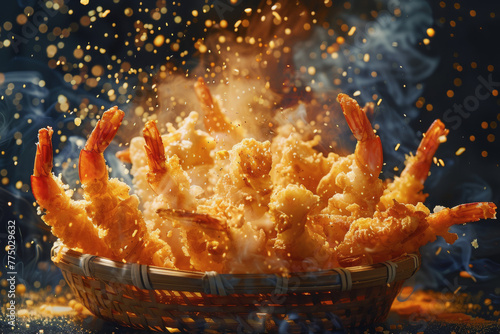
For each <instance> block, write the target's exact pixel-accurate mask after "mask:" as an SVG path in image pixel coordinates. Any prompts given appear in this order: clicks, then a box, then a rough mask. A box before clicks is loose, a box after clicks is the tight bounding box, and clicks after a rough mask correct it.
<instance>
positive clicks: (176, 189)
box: [143, 121, 196, 210]
mask: <svg viewBox="0 0 500 334" xmlns="http://www.w3.org/2000/svg"><path fill="white" fill-rule="evenodd" d="M143 135H144V140H145V141H146V145H144V148H145V150H146V154H147V157H148V166H149V170H148V172H147V180H148V183H149V185H150V186H151V188H152V189H153V190H154V192H155V193H156V194H157V195H160V196H163V197H164V199H163V200H164V201H165V203H168V206H169V208H171V209H182V210H195V209H196V203H195V201H196V200H195V196H194V195H193V193H196V190H191V181H190V179H189V177H188V175H187V174H186V173H185V172H184V170H183V169H182V167H181V165H180V159H179V157H177V155H173V156H170V157H169V158H168V159H167V158H166V157H165V148H164V145H163V141H162V138H161V136H160V132H159V131H158V128H157V127H156V123H155V122H154V121H148V122H147V123H146V125H145V126H144V130H143Z"/></svg>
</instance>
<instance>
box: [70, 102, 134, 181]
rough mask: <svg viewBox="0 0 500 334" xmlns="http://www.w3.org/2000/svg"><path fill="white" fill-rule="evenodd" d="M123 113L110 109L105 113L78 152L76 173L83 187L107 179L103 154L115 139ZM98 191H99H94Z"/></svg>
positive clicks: (116, 109) (116, 108) (114, 108)
mask: <svg viewBox="0 0 500 334" xmlns="http://www.w3.org/2000/svg"><path fill="white" fill-rule="evenodd" d="M124 116H125V113H124V112H123V111H121V110H120V109H118V107H116V106H115V107H112V108H110V109H109V110H107V111H105V112H104V114H103V115H102V118H101V120H100V121H99V122H97V125H96V127H95V128H94V130H93V131H92V133H91V134H90V137H89V138H88V140H87V143H86V144H85V147H84V148H83V150H81V151H80V159H79V163H78V167H79V168H78V172H79V175H80V181H81V182H82V184H83V185H86V184H89V183H90V182H92V181H101V182H100V183H101V184H105V183H106V180H107V178H108V169H107V167H106V161H105V160H104V155H103V152H104V150H105V149H106V148H107V147H108V146H109V144H110V143H111V141H112V140H113V138H114V137H115V135H116V133H117V131H118V128H119V127H120V124H121V122H122V119H123V117H124ZM95 190H96V191H99V190H100V188H99V189H95Z"/></svg>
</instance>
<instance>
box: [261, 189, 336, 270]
mask: <svg viewBox="0 0 500 334" xmlns="http://www.w3.org/2000/svg"><path fill="white" fill-rule="evenodd" d="M318 202H319V198H318V196H316V195H314V194H313V193H312V192H311V191H309V190H307V189H306V188H305V187H304V186H299V185H295V184H290V185H288V186H287V187H285V188H281V189H279V190H278V191H276V192H274V193H273V195H272V197H271V202H270V204H269V214H270V215H271V217H272V218H273V220H274V222H275V229H276V233H277V235H276V241H275V244H274V247H273V248H274V250H275V251H276V253H277V254H278V255H279V256H281V257H282V258H283V259H285V260H287V261H290V262H291V267H292V268H293V267H296V266H297V265H299V266H300V265H301V263H302V262H303V260H304V259H306V258H310V259H314V260H315V261H316V262H317V265H318V267H322V266H323V265H324V264H325V263H326V262H327V261H328V260H329V259H330V258H331V255H332V249H331V248H330V247H329V245H328V243H326V240H325V238H324V237H323V236H322V235H320V234H318V233H316V232H315V231H314V230H312V229H311V228H310V227H309V226H308V217H307V216H308V214H309V213H310V212H311V210H313V209H314V207H315V206H316V205H317V204H318Z"/></svg>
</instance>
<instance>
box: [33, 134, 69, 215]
mask: <svg viewBox="0 0 500 334" xmlns="http://www.w3.org/2000/svg"><path fill="white" fill-rule="evenodd" d="M53 133H54V131H53V130H52V128H51V127H47V128H45V129H40V130H39V131H38V143H37V149H36V156H35V164H34V168H33V175H32V176H31V189H32V191H33V196H35V199H36V201H37V202H38V204H39V205H40V206H41V207H43V208H46V207H47V206H49V205H50V203H51V202H53V201H54V199H55V198H56V197H57V196H62V195H64V192H63V191H62V190H61V188H60V186H59V185H58V184H57V183H56V182H55V181H54V179H53V176H52V166H53V162H52V161H53V150H52V134H53Z"/></svg>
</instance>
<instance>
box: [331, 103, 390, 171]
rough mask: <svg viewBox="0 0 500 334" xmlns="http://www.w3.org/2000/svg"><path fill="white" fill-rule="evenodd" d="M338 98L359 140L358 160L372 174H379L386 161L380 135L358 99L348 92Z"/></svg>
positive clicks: (348, 122) (356, 152)
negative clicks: (376, 132)
mask: <svg viewBox="0 0 500 334" xmlns="http://www.w3.org/2000/svg"><path fill="white" fill-rule="evenodd" d="M337 100H338V102H339V103H340V105H341V107H342V112H343V113H344V116H345V118H346V121H347V124H348V125H349V128H350V129H351V131H352V134H353V135H354V137H355V138H356V140H357V141H358V143H357V145H356V151H355V156H356V161H357V162H358V164H359V165H360V166H362V167H364V168H366V169H368V171H369V172H370V173H371V174H373V175H376V176H378V175H379V174H380V171H381V170H382V164H383V162H384V160H383V153H382V142H381V141H380V137H379V136H377V135H376V134H375V133H374V132H373V128H372V125H371V123H370V120H369V119H368V117H367V115H366V113H365V111H364V110H363V109H361V108H360V107H359V104H358V103H357V102H356V100H354V99H353V98H351V97H349V96H348V95H346V94H339V95H338V97H337Z"/></svg>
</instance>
